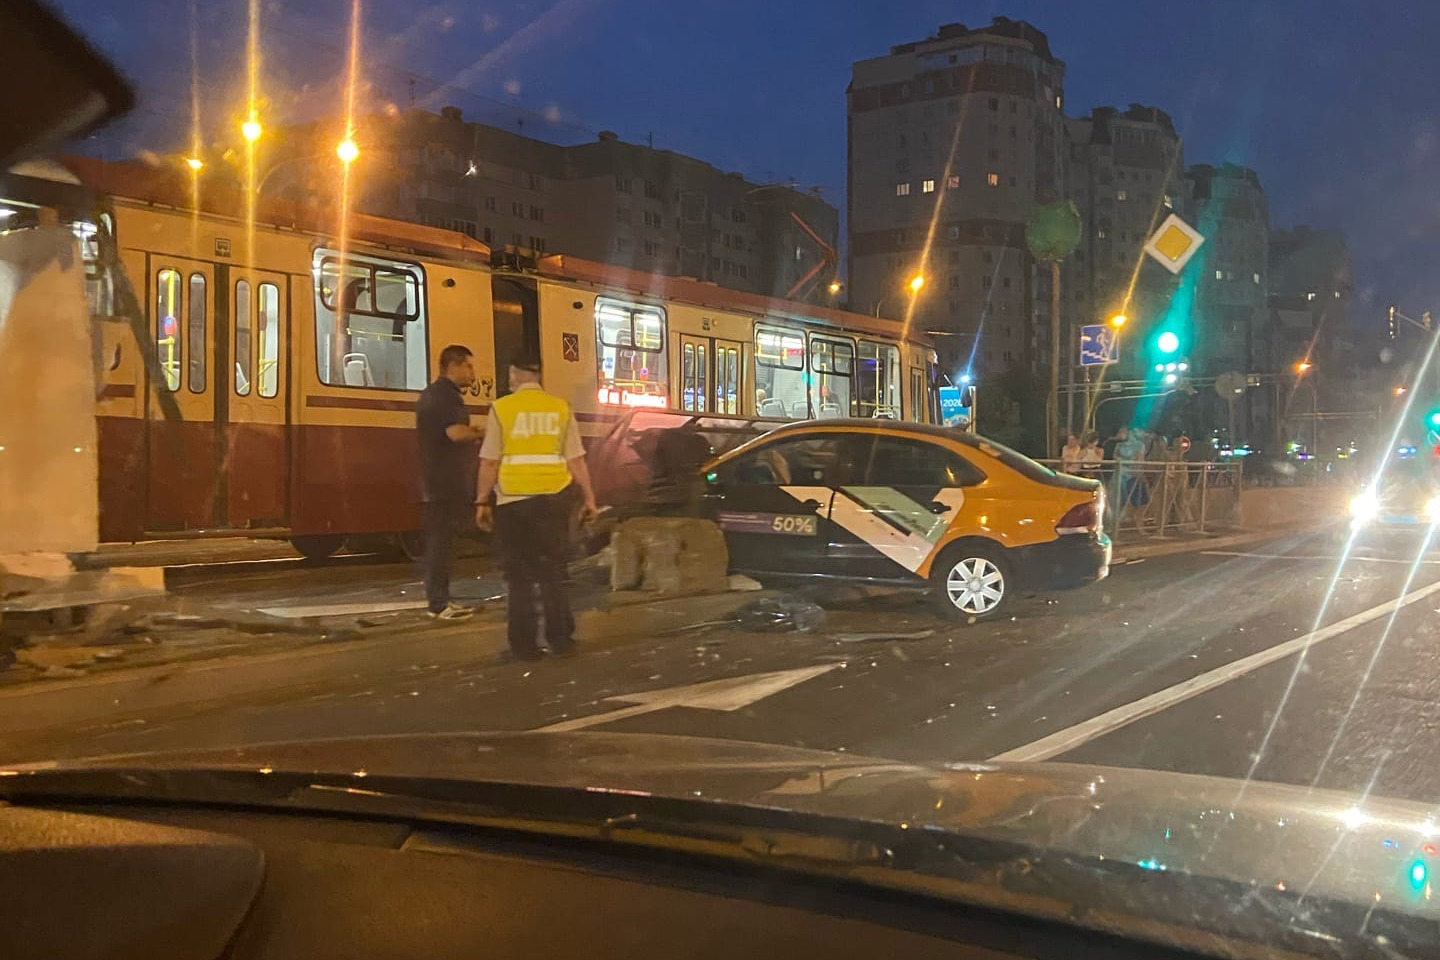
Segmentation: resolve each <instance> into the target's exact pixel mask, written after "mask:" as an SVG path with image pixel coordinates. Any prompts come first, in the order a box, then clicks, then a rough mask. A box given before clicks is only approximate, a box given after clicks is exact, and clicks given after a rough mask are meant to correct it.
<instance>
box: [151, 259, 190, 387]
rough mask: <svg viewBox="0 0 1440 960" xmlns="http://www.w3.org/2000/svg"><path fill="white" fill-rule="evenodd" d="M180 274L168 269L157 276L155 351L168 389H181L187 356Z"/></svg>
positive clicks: (177, 271)
mask: <svg viewBox="0 0 1440 960" xmlns="http://www.w3.org/2000/svg"><path fill="white" fill-rule="evenodd" d="M180 299H181V294H180V271H179V270H171V269H170V268H168V267H167V268H165V269H164V270H161V271H160V272H159V273H157V274H156V275H155V351H156V353H158V354H159V359H160V370H161V372H162V373H163V374H164V377H165V389H166V390H169V391H170V392H171V393H174V392H175V391H176V390H179V389H180V364H181V360H182V359H183V356H184V351H183V349H182V347H183V344H182V340H183V334H182V333H181V330H180Z"/></svg>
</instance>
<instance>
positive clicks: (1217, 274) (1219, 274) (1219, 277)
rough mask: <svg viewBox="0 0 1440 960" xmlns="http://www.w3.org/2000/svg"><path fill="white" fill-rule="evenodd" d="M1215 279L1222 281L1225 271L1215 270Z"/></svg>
mask: <svg viewBox="0 0 1440 960" xmlns="http://www.w3.org/2000/svg"><path fill="white" fill-rule="evenodd" d="M1215 279H1216V280H1224V279H1225V271H1224V270H1216V271H1215Z"/></svg>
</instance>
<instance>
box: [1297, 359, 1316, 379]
mask: <svg viewBox="0 0 1440 960" xmlns="http://www.w3.org/2000/svg"><path fill="white" fill-rule="evenodd" d="M1313 366H1315V364H1313V363H1311V362H1310V361H1309V360H1301V361H1300V362H1299V363H1297V364H1295V373H1296V374H1297V375H1298V376H1302V377H1303V376H1305V371H1307V370H1309V369H1310V368H1311V367H1313Z"/></svg>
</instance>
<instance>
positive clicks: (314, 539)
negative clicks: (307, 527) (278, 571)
mask: <svg viewBox="0 0 1440 960" xmlns="http://www.w3.org/2000/svg"><path fill="white" fill-rule="evenodd" d="M290 546H292V547H294V548H295V550H296V551H297V552H298V553H299V554H300V556H302V557H304V558H305V559H306V560H324V559H326V558H327V557H331V556H334V554H335V551H337V550H339V549H340V548H341V547H343V546H345V536H344V534H339V533H312V534H308V535H306V536H303V537H291V538H290Z"/></svg>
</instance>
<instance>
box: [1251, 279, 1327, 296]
mask: <svg viewBox="0 0 1440 960" xmlns="http://www.w3.org/2000/svg"><path fill="white" fill-rule="evenodd" d="M1255 282H1256V283H1259V282H1260V281H1258V280H1257V281H1255ZM1335 299H1336V300H1339V299H1340V291H1339V290H1336V291H1335Z"/></svg>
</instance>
